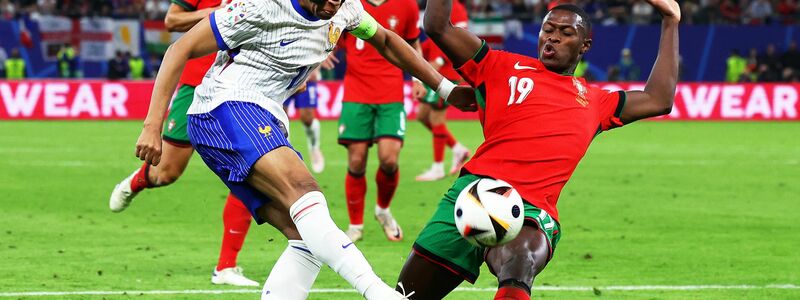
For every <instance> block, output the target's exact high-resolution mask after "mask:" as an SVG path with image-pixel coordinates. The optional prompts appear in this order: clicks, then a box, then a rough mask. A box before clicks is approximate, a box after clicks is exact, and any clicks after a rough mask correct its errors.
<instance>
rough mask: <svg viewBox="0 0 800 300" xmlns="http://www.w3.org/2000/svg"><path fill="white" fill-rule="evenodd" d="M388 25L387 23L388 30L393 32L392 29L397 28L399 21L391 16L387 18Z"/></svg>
mask: <svg viewBox="0 0 800 300" xmlns="http://www.w3.org/2000/svg"><path fill="white" fill-rule="evenodd" d="M388 23H389V29H391V30H392V31H394V28H395V27H397V23H400V20H399V19H398V18H397V17H395V16H391V17H389V22H388Z"/></svg>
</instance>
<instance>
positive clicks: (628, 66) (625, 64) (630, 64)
mask: <svg viewBox="0 0 800 300" xmlns="http://www.w3.org/2000/svg"><path fill="white" fill-rule="evenodd" d="M618 68H619V77H620V78H619V79H620V80H624V81H638V80H639V66H637V65H636V63H635V62H634V61H633V55H632V54H631V49H628V48H625V49H622V55H621V57H620V59H619V65H618Z"/></svg>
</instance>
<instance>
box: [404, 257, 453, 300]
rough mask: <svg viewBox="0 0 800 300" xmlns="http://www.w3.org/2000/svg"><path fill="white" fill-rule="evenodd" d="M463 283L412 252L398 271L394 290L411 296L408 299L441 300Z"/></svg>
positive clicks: (444, 269) (443, 268) (441, 267)
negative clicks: (398, 275) (398, 274)
mask: <svg viewBox="0 0 800 300" xmlns="http://www.w3.org/2000/svg"><path fill="white" fill-rule="evenodd" d="M463 281H464V279H463V278H462V277H461V276H458V275H456V274H455V273H453V272H452V271H450V270H448V269H446V268H445V267H443V266H442V265H440V264H437V263H434V262H432V261H431V260H428V259H425V258H424V257H423V256H422V255H421V254H418V253H417V252H416V251H412V252H411V255H409V256H408V260H406V263H405V265H403V269H402V270H401V271H400V277H399V278H398V279H397V287H396V288H395V290H396V291H398V292H400V293H403V294H404V295H409V294H411V295H410V296H409V297H408V298H409V299H415V300H416V299H419V300H428V299H443V298H444V297H445V296H447V294H449V293H450V292H452V291H453V290H454V289H455V288H456V287H458V285H459V284H461V282H463ZM412 293H413V294H412Z"/></svg>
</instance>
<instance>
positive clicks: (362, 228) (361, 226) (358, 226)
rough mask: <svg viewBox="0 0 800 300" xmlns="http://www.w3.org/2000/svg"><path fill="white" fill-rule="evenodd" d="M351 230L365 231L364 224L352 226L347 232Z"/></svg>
mask: <svg viewBox="0 0 800 300" xmlns="http://www.w3.org/2000/svg"><path fill="white" fill-rule="evenodd" d="M350 229H353V230H364V224H358V225H353V224H350V226H349V227H347V230H350Z"/></svg>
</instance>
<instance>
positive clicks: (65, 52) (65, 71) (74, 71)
mask: <svg viewBox="0 0 800 300" xmlns="http://www.w3.org/2000/svg"><path fill="white" fill-rule="evenodd" d="M56 58H57V59H58V72H59V75H61V78H78V77H79V76H78V57H77V54H76V53H75V48H74V47H72V44H69V43H67V44H64V45H63V46H62V47H61V49H60V50H58V54H56Z"/></svg>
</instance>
